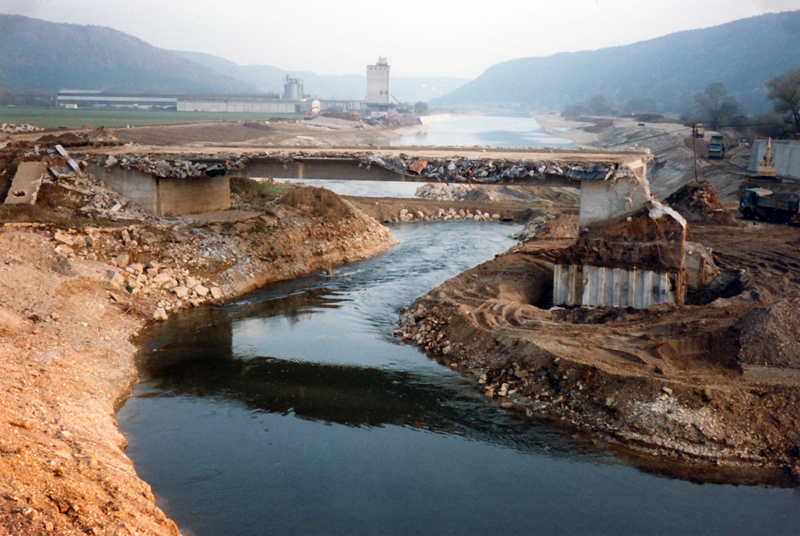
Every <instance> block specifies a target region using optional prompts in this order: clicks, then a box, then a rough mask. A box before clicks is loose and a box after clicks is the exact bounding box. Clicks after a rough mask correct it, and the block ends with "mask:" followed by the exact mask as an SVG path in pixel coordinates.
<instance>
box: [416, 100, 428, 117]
mask: <svg viewBox="0 0 800 536" xmlns="http://www.w3.org/2000/svg"><path fill="white" fill-rule="evenodd" d="M414 111H415V112H417V114H419V115H422V114H424V113H426V112H427V111H428V105H427V104H426V103H424V102H422V101H419V102H418V103H416V104H415V105H414Z"/></svg>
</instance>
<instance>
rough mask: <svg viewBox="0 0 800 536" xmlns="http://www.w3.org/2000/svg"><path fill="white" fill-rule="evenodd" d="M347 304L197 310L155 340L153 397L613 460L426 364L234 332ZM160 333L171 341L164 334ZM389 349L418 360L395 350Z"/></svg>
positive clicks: (308, 296)
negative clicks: (281, 348) (275, 346)
mask: <svg viewBox="0 0 800 536" xmlns="http://www.w3.org/2000/svg"><path fill="white" fill-rule="evenodd" d="M344 301H346V300H343V299H342V298H341V297H337V296H336V295H335V293H332V292H331V291H330V290H327V289H324V288H309V289H307V290H305V291H304V292H295V293H292V294H290V295H288V296H285V297H282V298H278V299H271V300H267V301H256V302H254V303H248V304H244V305H241V306H239V307H227V308H208V309H199V310H197V311H196V312H194V311H192V313H191V314H187V315H181V316H178V317H175V319H173V320H172V321H171V322H168V323H165V324H162V325H160V326H159V328H158V330H155V331H154V332H153V333H150V334H149V335H148V337H151V338H150V341H149V344H148V347H147V349H146V351H145V352H144V355H143V358H142V360H141V365H142V368H143V371H144V373H145V374H144V379H145V381H146V382H148V384H149V385H148V390H149V392H150V393H151V395H150V396H185V397H202V398H211V399H216V400H217V402H218V403H225V402H226V401H234V402H238V403H241V404H244V405H245V407H246V408H247V409H248V410H255V411H259V412H267V413H275V414H280V415H287V414H290V413H291V414H293V415H294V416H296V417H298V418H301V419H309V420H316V421H322V422H324V423H336V424H340V425H345V426H356V427H362V426H364V427H382V426H386V425H395V426H405V427H411V428H414V429H418V430H427V431H430V432H435V433H441V434H447V435H459V436H462V437H465V438H467V439H469V440H472V441H484V442H488V443H491V444H496V445H504V446H506V447H512V448H516V449H521V450H522V451H525V452H533V451H535V452H539V453H549V454H557V453H570V454H569V455H570V456H571V457H573V458H574V457H575V456H576V455H580V456H588V457H592V458H597V459H603V460H609V459H610V458H608V457H606V456H599V455H595V454H594V453H593V452H592V451H583V452H581V449H578V451H576V450H575V445H574V444H573V443H574V441H572V440H571V439H570V438H568V437H567V436H564V435H563V434H559V433H554V432H552V431H548V430H546V429H545V428H543V427H538V426H531V425H530V424H529V423H526V422H523V421H522V420H520V419H518V418H516V417H515V416H513V415H510V414H507V413H506V412H503V411H498V408H497V407H496V406H492V405H489V404H487V403H486V401H485V399H484V398H483V397H482V396H481V395H480V394H479V393H477V392H476V391H475V390H474V388H473V387H472V386H471V385H470V384H469V382H468V381H466V380H463V379H462V378H461V377H460V376H458V375H456V374H453V373H449V371H446V370H445V369H441V368H439V369H438V370H437V369H436V368H434V369H432V370H436V371H437V373H436V374H431V369H430V368H429V367H427V366H423V367H415V366H413V365H412V366H409V367H408V368H405V369H396V368H395V369H393V368H390V367H385V368H373V367H363V366H354V365H345V364H339V363H321V362H318V361H307V360H305V359H304V358H307V359H319V354H324V353H325V352H326V348H325V347H324V346H323V347H317V348H316V349H315V350H316V352H317V354H318V355H312V356H307V355H304V356H302V357H300V358H297V357H293V356H282V357H280V358H277V357H269V356H260V355H248V354H242V353H239V352H237V351H236V349H235V348H236V344H235V343H234V338H235V336H234V333H235V332H236V328H237V324H239V323H240V322H241V319H243V318H248V319H250V320H252V319H253V318H261V319H267V318H270V317H279V318H284V317H289V318H294V320H295V322H300V320H301V317H302V316H303V315H313V314H320V313H321V312H322V310H323V309H326V308H337V307H338V306H339V305H340V304H341V303H342V302H344ZM158 332H163V333H162V335H161V336H159V333H158ZM169 333H172V334H180V335H179V336H178V337H176V338H175V339H171V340H169V341H165V339H163V338H162V337H163V335H166V334H169ZM342 339H343V340H344V341H343V342H344V346H346V347H350V348H354V346H353V344H354V343H355V341H353V340H350V337H348V336H347V334H343V335H342ZM165 342H166V344H164V343H165ZM383 344H387V343H383ZM387 346H388V344H387ZM383 351H384V353H385V354H400V353H412V352H413V353H416V350H414V349H412V348H408V347H406V348H403V347H396V346H390V347H387V348H384V350H383ZM304 354H305V352H304ZM384 357H387V356H386V355H384ZM397 357H399V356H397ZM323 359H324V357H323ZM390 360H391V359H390ZM436 367H438V365H437V366H436ZM155 393H158V394H157V395H156V394H155ZM578 452H580V454H578Z"/></svg>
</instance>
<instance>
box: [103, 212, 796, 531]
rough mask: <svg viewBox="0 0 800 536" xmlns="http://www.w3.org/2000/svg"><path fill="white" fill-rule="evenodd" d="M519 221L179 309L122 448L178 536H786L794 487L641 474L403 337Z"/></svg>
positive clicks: (454, 233) (399, 229)
mask: <svg viewBox="0 0 800 536" xmlns="http://www.w3.org/2000/svg"><path fill="white" fill-rule="evenodd" d="M516 229H517V227H515V226H508V225H501V224H490V223H477V222H476V223H469V222H432V223H418V224H414V225H406V226H393V227H392V232H393V233H394V234H395V235H396V236H398V238H400V240H401V244H400V245H399V246H397V247H395V248H393V249H392V250H390V251H388V252H386V253H384V254H381V255H379V256H377V257H374V258H372V259H368V260H365V261H360V262H357V263H353V264H350V265H346V266H343V267H341V268H339V269H336V270H334V271H333V272H332V274H330V275H326V274H318V275H314V276H310V277H307V278H303V279H300V280H296V281H292V282H289V283H284V284H279V285H274V286H270V287H268V288H265V289H262V290H261V291H259V292H256V293H253V294H251V295H248V296H245V297H244V298H242V299H239V300H235V301H233V302H231V303H228V304H226V305H224V306H222V307H207V308H198V309H194V310H191V311H186V312H182V313H179V314H177V315H174V316H173V317H171V318H170V320H168V321H167V322H165V323H162V324H159V325H157V326H155V327H153V328H152V329H150V330H149V331H148V332H146V333H145V334H144V335H143V336H142V339H141V340H140V343H141V344H142V345H143V348H144V349H143V351H142V354H141V361H140V366H141V373H142V383H140V385H139V386H138V387H137V388H136V392H135V396H134V397H133V398H131V399H130V400H129V401H128V402H127V404H126V405H125V407H124V408H123V409H122V410H121V411H120V413H119V414H118V420H119V423H120V428H121V429H122V431H123V432H124V433H125V435H126V436H127V437H128V439H129V440H130V446H129V448H128V451H127V454H128V455H129V456H130V457H131V459H133V460H134V462H135V464H136V467H137V469H138V472H139V474H140V476H141V477H142V478H143V479H144V480H145V481H147V482H148V483H149V484H150V485H151V486H152V488H153V492H154V494H155V496H156V498H157V502H158V504H159V506H161V508H162V509H163V510H164V511H165V512H166V513H167V515H169V516H170V517H171V518H172V519H174V520H175V521H176V522H177V523H178V525H179V527H181V530H182V531H183V532H184V533H185V534H198V535H201V534H203V535H205V534H209V535H227V534H376V533H377V534H485V533H487V532H506V533H512V534H518V533H542V534H576V533H583V534H586V533H591V534H643V533H647V534H675V533H694V534H778V533H782V534H788V533H795V532H797V527H800V509H799V508H797V507H798V505H800V496H798V494H797V493H796V492H795V491H794V490H790V489H780V488H765V487H756V486H754V487H748V486H733V485H710V484H705V485H700V484H696V483H692V482H689V481H685V480H677V479H672V478H667V477H662V476H657V475H655V474H651V473H648V472H643V471H640V470H638V469H637V468H635V467H634V466H633V465H632V464H631V463H629V462H627V461H624V460H622V459H620V458H617V457H614V456H612V455H611V454H608V453H606V452H604V451H602V450H598V449H595V448H592V447H591V446H589V445H587V444H586V443H585V442H583V441H581V440H579V439H573V438H572V437H570V436H569V435H566V434H565V433H563V432H561V431H558V430H557V429H554V428H552V427H551V426H549V425H547V424H537V423H531V422H528V421H526V420H523V419H521V418H520V417H519V416H518V415H516V414H514V413H510V412H508V411H506V410H503V409H502V408H501V407H499V406H498V405H497V404H496V403H490V402H487V401H486V399H485V398H484V397H483V396H482V395H481V394H480V393H479V392H478V391H477V390H476V389H475V388H474V385H473V382H474V381H473V380H470V379H465V378H462V377H461V376H460V375H458V374H456V373H454V372H452V371H451V370H449V369H447V368H446V367H443V366H441V365H439V364H437V363H436V362H434V361H432V360H430V359H429V358H428V357H427V356H425V355H424V354H423V353H421V352H419V351H418V350H417V349H415V348H413V347H411V346H401V345H399V344H398V342H399V341H398V340H397V339H395V338H394V336H393V329H394V326H395V322H396V319H397V317H398V314H399V311H400V309H401V308H402V307H404V306H406V305H408V304H409V303H410V302H411V301H413V299H414V298H415V297H416V296H418V295H420V294H422V293H424V292H426V291H427V290H429V289H431V288H434V287H435V286H437V285H438V284H440V283H441V282H443V281H445V280H446V279H448V278H450V277H452V276H454V275H456V274H457V273H460V272H462V271H463V270H465V269H466V268H468V267H470V266H473V265H475V264H478V263H480V262H482V261H483V260H486V259H488V258H491V257H492V256H493V255H495V254H497V253H500V252H502V251H504V250H506V249H507V248H508V247H509V246H510V245H511V243H512V242H511V240H510V239H509V238H508V237H507V235H508V234H509V233H511V232H513V231H514V230H516Z"/></svg>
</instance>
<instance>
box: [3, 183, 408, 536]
mask: <svg viewBox="0 0 800 536" xmlns="http://www.w3.org/2000/svg"><path fill="white" fill-rule="evenodd" d="M73 193H74V192H73ZM70 195H72V193H70ZM303 203H304V201H303V199H302V198H301V199H300V201H299V202H297V203H296V205H297V207H292V206H286V205H285V204H280V205H279V204H276V203H267V204H265V205H260V206H258V205H254V204H250V205H248V206H245V207H243V208H244V209H247V210H246V211H239V212H237V213H234V214H233V215H230V214H229V215H206V216H205V217H199V218H196V219H193V220H187V219H177V218H166V219H155V218H152V217H148V218H145V219H144V220H138V221H136V222H134V223H130V224H128V225H125V226H124V227H123V226H120V225H117V226H112V227H110V228H102V227H98V226H97V225H96V224H92V225H93V226H92V227H91V228H89V227H88V225H87V223H86V222H85V221H84V222H81V221H75V220H70V222H61V223H57V224H48V225H38V224H34V225H33V226H31V225H27V224H23V225H19V224H5V225H4V226H3V227H0V370H2V371H3V374H2V375H0V393H3V394H2V398H1V399H0V401H1V402H2V403H0V533H2V534H14V535H29V534H30V535H32V534H44V533H52V534H65V535H66V534H75V535H77V534H109V535H111V534H114V535H118V536H121V535H126V534H131V535H133V534H140V535H174V534H177V533H178V529H177V527H176V526H175V524H174V523H173V522H172V521H171V520H169V519H168V518H167V517H166V516H165V515H164V514H163V512H161V510H159V509H158V508H157V507H156V506H155V503H154V499H153V496H152V494H151V492H150V487H149V486H148V485H147V484H146V483H144V482H142V481H141V480H140V479H139V478H138V477H137V476H136V472H135V470H134V467H133V464H132V462H131V461H130V460H129V459H128V458H127V457H126V456H125V454H124V449H125V445H126V441H125V438H124V437H123V436H122V435H121V434H120V433H119V431H118V430H117V427H116V421H115V417H114V415H115V411H116V410H117V409H118V407H119V405H120V404H121V403H123V402H124V400H125V399H126V398H127V396H129V393H130V389H131V387H132V385H133V384H134V383H135V381H136V377H137V373H136V369H135V367H134V354H135V350H136V349H135V348H134V346H133V345H132V344H131V343H130V342H128V341H129V340H130V338H131V337H132V336H133V335H134V334H136V333H137V332H138V331H139V330H140V329H141V328H142V327H143V326H145V325H146V324H147V323H148V322H150V321H152V320H153V315H154V314H155V315H156V316H159V315H161V314H163V313H166V312H167V311H170V310H177V309H180V308H182V307H189V306H192V305H198V304H200V303H204V302H206V301H209V300H212V299H214V298H230V297H233V296H236V295H239V294H242V293H244V292H246V291H248V290H251V289H253V288H256V287H258V286H261V285H263V284H265V283H268V282H271V281H278V280H284V279H288V278H292V277H298V276H301V275H305V274H308V273H311V272H314V271H318V270H321V269H326V268H328V267H330V266H335V265H338V264H341V263H344V262H350V261H354V260H357V259H361V258H366V257H369V256H372V255H374V254H376V253H378V252H381V251H383V250H385V249H387V248H388V247H390V246H392V245H393V244H394V243H396V239H394V238H393V237H392V236H391V235H390V234H389V233H388V231H387V230H386V228H384V227H383V226H381V225H380V224H378V223H377V222H376V221H374V220H372V219H371V218H369V217H367V216H365V215H363V214H362V213H360V212H359V211H358V210H357V209H354V208H352V207H350V208H347V206H346V205H345V206H344V207H341V206H338V205H337V207H338V209H342V208H343V209H344V211H345V213H346V216H341V214H339V215H338V216H332V215H331V214H327V215H326V217H320V216H315V215H314V211H315V209H314V207H313V206H311V205H304V204H303ZM212 291H213V292H212Z"/></svg>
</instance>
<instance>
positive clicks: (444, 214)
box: [393, 207, 501, 222]
mask: <svg viewBox="0 0 800 536" xmlns="http://www.w3.org/2000/svg"><path fill="white" fill-rule="evenodd" d="M500 219H501V216H500V214H489V213H488V212H481V210H480V209H475V213H474V214H473V213H472V211H471V210H469V209H466V210H465V209H463V208H460V209H458V210H456V209H455V208H453V207H450V208H449V209H443V208H437V209H436V210H435V211H428V210H425V209H421V210H417V211H411V210H408V209H405V208H404V209H402V210H401V211H400V212H399V213H398V214H397V219H395V220H393V221H402V222H410V221H434V220H474V221H499V220H500Z"/></svg>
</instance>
